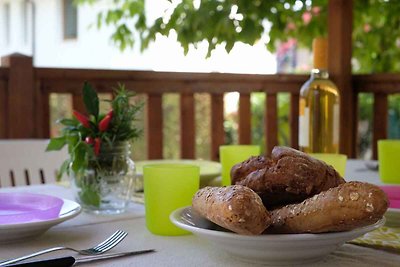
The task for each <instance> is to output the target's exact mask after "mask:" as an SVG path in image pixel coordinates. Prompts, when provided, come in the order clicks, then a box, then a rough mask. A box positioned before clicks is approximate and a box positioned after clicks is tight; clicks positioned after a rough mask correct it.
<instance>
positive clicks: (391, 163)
mask: <svg viewBox="0 0 400 267" xmlns="http://www.w3.org/2000/svg"><path fill="white" fill-rule="evenodd" d="M378 162H379V176H380V177H381V181H382V182H383V183H387V184H400V140H399V139H397V140H395V139H386V140H378Z"/></svg>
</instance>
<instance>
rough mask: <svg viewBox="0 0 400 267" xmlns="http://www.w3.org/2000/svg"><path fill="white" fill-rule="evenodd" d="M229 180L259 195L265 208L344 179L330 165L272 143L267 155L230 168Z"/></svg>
mask: <svg viewBox="0 0 400 267" xmlns="http://www.w3.org/2000/svg"><path fill="white" fill-rule="evenodd" d="M231 177H232V182H233V183H235V184H239V185H244V186H247V187H249V188H251V189H253V190H254V191H255V192H256V193H257V194H259V195H260V197H261V198H262V200H263V202H264V204H265V205H266V206H267V207H268V208H272V207H276V206H282V205H286V204H291V203H298V202H301V201H303V200H304V199H306V198H308V197H310V196H313V195H315V194H318V193H320V192H322V191H325V190H328V189H329V188H332V187H336V186H338V185H339V184H342V183H344V182H345V180H344V179H343V178H342V177H341V176H340V175H339V174H338V173H337V172H336V171H335V169H334V168H333V167H332V166H329V165H327V164H326V163H325V162H323V161H320V160H317V159H315V158H312V157H310V156H309V155H307V154H305V153H303V152H300V151H298V150H295V149H292V148H289V147H279V146H277V147H274V149H273V150H272V153H271V159H267V158H265V157H253V158H250V159H249V160H247V161H245V162H242V163H239V164H237V165H235V166H234V167H233V168H232V171H231Z"/></svg>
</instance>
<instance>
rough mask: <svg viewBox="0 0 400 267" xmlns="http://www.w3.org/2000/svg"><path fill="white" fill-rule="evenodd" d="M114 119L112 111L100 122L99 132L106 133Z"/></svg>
mask: <svg viewBox="0 0 400 267" xmlns="http://www.w3.org/2000/svg"><path fill="white" fill-rule="evenodd" d="M111 119H112V111H110V112H109V113H108V114H107V115H106V116H105V117H104V118H103V119H102V120H101V121H100V122H99V131H100V132H105V131H107V129H108V126H109V125H110V121H111Z"/></svg>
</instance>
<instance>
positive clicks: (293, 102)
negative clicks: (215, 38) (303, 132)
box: [289, 94, 300, 149]
mask: <svg viewBox="0 0 400 267" xmlns="http://www.w3.org/2000/svg"><path fill="white" fill-rule="evenodd" d="M299 98H300V96H299V94H290V113H289V123H290V146H291V147H293V148H295V149H299Z"/></svg>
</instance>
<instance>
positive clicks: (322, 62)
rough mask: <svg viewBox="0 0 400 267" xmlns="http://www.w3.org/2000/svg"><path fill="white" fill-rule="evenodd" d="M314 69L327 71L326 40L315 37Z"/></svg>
mask: <svg viewBox="0 0 400 267" xmlns="http://www.w3.org/2000/svg"><path fill="white" fill-rule="evenodd" d="M313 54H314V69H325V70H326V69H328V40H327V39H326V38H324V37H317V38H315V39H314V40H313Z"/></svg>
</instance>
